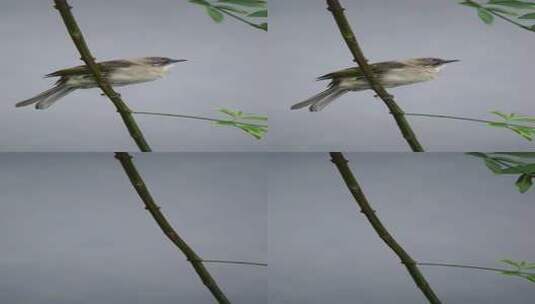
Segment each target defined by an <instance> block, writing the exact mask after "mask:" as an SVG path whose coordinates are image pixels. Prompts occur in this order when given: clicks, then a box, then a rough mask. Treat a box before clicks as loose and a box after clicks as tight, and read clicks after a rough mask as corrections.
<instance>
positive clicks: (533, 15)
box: [459, 0, 535, 32]
mask: <svg viewBox="0 0 535 304" xmlns="http://www.w3.org/2000/svg"><path fill="white" fill-rule="evenodd" d="M459 4H462V5H465V6H468V7H472V8H474V9H475V10H476V11H477V15H478V16H479V19H481V21H483V22H484V23H486V24H492V23H493V22H494V19H495V16H498V17H501V18H503V19H506V20H509V21H512V22H513V23H515V24H516V25H518V26H520V27H522V28H524V29H527V30H530V31H534V32H535V24H533V22H535V2H531V1H519V0H488V1H487V2H486V3H478V2H476V1H471V0H468V1H462V2H460V3H459ZM526 22H528V23H531V24H529V25H524V23H526Z"/></svg>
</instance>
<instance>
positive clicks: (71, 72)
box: [45, 60, 132, 77]
mask: <svg viewBox="0 0 535 304" xmlns="http://www.w3.org/2000/svg"><path fill="white" fill-rule="evenodd" d="M131 64H132V63H131V62H130V61H128V60H110V61H102V62H99V63H97V65H98V68H99V70H100V71H101V72H102V73H103V74H107V73H109V72H110V71H111V70H112V69H114V68H124V67H128V66H129V65H131ZM89 74H90V71H89V69H88V68H87V66H86V65H79V66H76V67H73V68H68V69H63V70H58V71H55V72H52V73H50V74H47V75H45V77H65V76H75V75H89Z"/></svg>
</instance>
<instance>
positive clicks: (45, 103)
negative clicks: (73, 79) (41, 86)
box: [15, 84, 75, 110]
mask: <svg viewBox="0 0 535 304" xmlns="http://www.w3.org/2000/svg"><path fill="white" fill-rule="evenodd" d="M74 90H75V88H72V87H68V86H66V85H64V84H58V85H57V86H55V87H53V88H51V89H49V90H46V91H44V92H43V93H41V94H39V95H37V96H35V97H32V98H30V99H26V100H23V101H21V102H18V103H16V104H15V107H17V108H19V107H25V106H29V105H32V104H34V103H35V104H36V105H35V108H36V109H38V110H44V109H46V108H48V107H50V106H51V105H52V104H53V103H54V102H56V101H58V100H59V99H60V98H62V97H63V96H65V95H67V94H69V93H71V92H72V91H74Z"/></svg>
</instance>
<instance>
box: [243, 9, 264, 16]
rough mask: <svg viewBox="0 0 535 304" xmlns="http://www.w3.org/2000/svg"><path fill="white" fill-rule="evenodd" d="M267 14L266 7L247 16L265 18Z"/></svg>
mask: <svg viewBox="0 0 535 304" xmlns="http://www.w3.org/2000/svg"><path fill="white" fill-rule="evenodd" d="M267 16H268V11H267V9H265V10H260V11H256V12H254V13H251V14H249V15H247V17H253V18H266V17H267Z"/></svg>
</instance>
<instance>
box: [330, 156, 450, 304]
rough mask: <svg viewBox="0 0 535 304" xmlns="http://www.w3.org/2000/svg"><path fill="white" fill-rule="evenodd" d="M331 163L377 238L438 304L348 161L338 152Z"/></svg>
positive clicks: (438, 300) (437, 303) (425, 281)
mask: <svg viewBox="0 0 535 304" xmlns="http://www.w3.org/2000/svg"><path fill="white" fill-rule="evenodd" d="M330 155H331V158H332V159H331V161H332V162H333V163H334V164H335V165H336V167H337V168H338V171H340V175H342V178H343V179H344V182H345V183H346V186H347V188H349V191H350V192H351V194H352V195H353V197H354V198H355V201H356V202H357V204H358V205H359V207H360V209H361V212H362V213H363V214H364V215H365V216H366V217H367V218H368V221H369V222H370V224H371V225H372V227H373V229H374V230H375V232H377V234H378V235H379V237H380V238H381V239H382V240H383V241H384V242H385V243H386V245H387V246H388V247H390V249H392V251H394V253H395V254H396V255H397V256H398V257H399V258H400V260H401V263H402V264H403V265H405V267H406V268H407V271H408V272H409V274H410V276H411V277H412V279H413V280H414V283H416V285H417V286H418V288H420V290H421V291H422V293H423V294H424V295H425V297H426V298H427V300H428V301H429V303H431V304H440V303H441V302H440V299H439V298H438V297H437V296H436V295H435V292H434V291H433V289H431V286H430V285H429V283H427V280H426V279H425V277H424V275H423V274H422V273H421V272H420V270H419V268H418V265H417V264H418V263H417V262H416V261H415V260H414V259H413V258H412V257H411V256H410V255H409V254H408V253H407V252H406V251H405V249H403V247H401V245H400V244H399V243H398V242H397V241H396V240H395V239H394V237H393V236H392V235H391V234H390V232H388V230H387V229H386V228H385V226H383V223H382V222H381V220H380V219H379V217H377V215H376V214H375V210H373V208H372V207H371V206H370V203H369V202H368V199H367V198H366V195H365V194H364V192H363V191H362V189H361V188H360V185H359V183H358V182H357V179H356V178H355V176H354V175H353V173H352V172H351V169H350V168H349V166H348V165H347V163H348V161H347V160H346V159H345V158H344V155H343V154H342V153H340V152H331V153H330Z"/></svg>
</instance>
